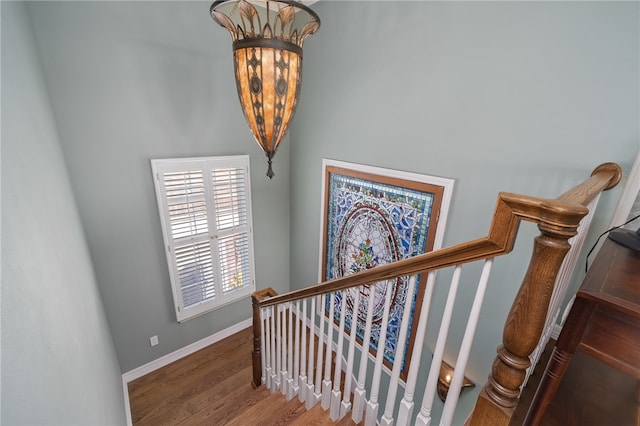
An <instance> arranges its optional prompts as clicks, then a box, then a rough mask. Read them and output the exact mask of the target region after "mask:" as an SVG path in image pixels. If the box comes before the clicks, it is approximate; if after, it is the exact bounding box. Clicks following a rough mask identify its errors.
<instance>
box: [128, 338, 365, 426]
mask: <svg viewBox="0 0 640 426" xmlns="http://www.w3.org/2000/svg"><path fill="white" fill-rule="evenodd" d="M252 339H253V336H252V333H251V329H250V328H249V329H246V330H243V331H241V332H239V333H236V334H234V335H232V336H230V337H228V338H226V339H224V340H222V341H220V342H218V343H215V344H213V345H211V346H209V347H206V348H204V349H201V350H200V351H198V352H195V353H193V354H191V355H189V356H187V357H184V358H182V359H180V360H178V361H175V362H173V363H171V364H169V365H167V366H165V367H163V368H160V369H158V370H156V371H154V372H152V373H149V374H147V375H146V376H143V377H141V378H139V379H137V380H134V381H132V382H130V383H129V386H128V388H129V402H130V406H131V418H132V421H133V425H134V426H142V425H153V426H159V425H216V426H217V425H237V426H251V425H264V426H271V425H299V426H303V425H318V426H320V425H333V424H334V423H333V422H332V421H331V420H330V419H329V416H328V413H326V412H325V411H324V410H322V407H320V404H317V405H316V406H315V407H314V408H313V409H312V410H310V411H308V412H307V411H306V410H305V408H304V404H303V403H301V402H300V401H299V400H298V399H297V398H294V399H292V400H291V401H287V400H286V399H285V397H284V396H283V395H282V394H280V393H274V394H271V393H270V392H269V391H268V390H267V389H266V388H265V387H264V386H261V387H259V388H258V389H253V388H252V387H251V374H252V367H251V344H252ZM338 424H339V425H354V424H355V423H354V422H352V421H351V420H349V419H344V420H342V421H340V422H339V423H338Z"/></svg>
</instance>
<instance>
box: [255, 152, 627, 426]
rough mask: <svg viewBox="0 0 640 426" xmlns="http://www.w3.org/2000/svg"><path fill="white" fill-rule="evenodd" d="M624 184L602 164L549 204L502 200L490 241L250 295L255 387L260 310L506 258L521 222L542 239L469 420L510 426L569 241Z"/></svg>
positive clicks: (511, 196)
mask: <svg viewBox="0 0 640 426" xmlns="http://www.w3.org/2000/svg"><path fill="white" fill-rule="evenodd" d="M621 177H622V172H621V169H620V167H619V166H618V165H616V164H614V163H605V164H602V165H600V166H598V167H597V168H596V169H595V170H594V171H593V173H592V176H591V177H590V178H589V179H587V180H585V181H584V182H582V183H580V184H579V185H577V186H575V187H574V188H572V189H571V190H569V191H567V192H565V193H564V194H562V195H561V196H560V197H558V198H556V199H553V200H549V199H543V198H536V197H530V196H525V195H517V194H511V193H500V194H499V196H498V200H497V203H496V208H495V212H494V216H493V220H492V222H491V226H490V228H489V234H488V236H487V237H484V238H480V239H477V240H473V241H469V242H465V243H461V244H457V245H455V246H451V247H447V248H443V249H439V250H436V251H433V252H429V253H425V254H421V255H418V256H415V257H412V258H409V259H405V260H401V261H397V262H394V263H391V264H386V265H381V266H377V267H375V268H372V269H369V270H365V271H362V272H359V273H355V274H351V275H348V276H345V277H341V278H337V279H334V280H331V281H327V282H324V283H320V284H316V285H312V286H310V287H307V288H304V289H301V290H297V291H293V292H290V293H287V294H283V295H275V292H273V291H272V290H271V289H267V290H263V291H262V292H257V293H254V296H253V298H252V299H253V311H254V323H253V324H254V352H253V360H254V377H253V383H254V385H255V386H259V385H260V383H261V377H260V376H261V370H262V366H261V353H260V350H261V349H260V346H259V345H260V335H261V329H260V327H261V322H260V320H259V314H260V308H261V307H266V306H272V305H276V304H280V303H285V302H291V301H296V300H300V299H305V298H309V297H313V296H317V295H322V294H326V293H330V292H334V291H338V290H345V289H348V288H351V287H357V286H360V285H364V284H370V283H375V282H379V281H383V280H387V279H393V278H397V277H400V276H406V275H414V274H417V273H424V272H427V271H429V270H436V269H440V268H444V267H449V266H454V265H460V264H463V263H468V262H472V261H477V260H482V259H490V258H493V257H496V256H500V255H504V254H507V253H509V252H510V251H511V250H512V249H513V245H514V242H515V237H516V234H517V231H518V226H519V224H520V221H521V220H526V221H530V222H534V223H536V224H537V225H538V228H539V230H540V232H541V233H540V235H539V236H538V237H536V239H535V241H534V250H533V254H532V257H531V261H530V262H529V268H528V270H527V272H526V274H525V277H524V279H523V281H522V284H521V286H520V290H519V292H518V294H517V296H516V299H515V301H514V303H513V305H512V307H511V310H510V312H509V315H508V317H507V320H506V322H505V327H504V332H503V344H502V345H501V346H500V347H498V349H497V356H496V358H495V361H494V364H493V368H492V371H491V374H490V376H489V379H488V381H487V384H486V385H485V386H484V388H483V389H482V391H481V393H480V395H479V396H478V400H477V402H476V406H475V407H474V410H473V412H472V413H471V416H470V417H469V420H468V423H469V424H472V425H492V426H493V425H499V426H507V425H508V424H509V421H510V419H511V416H512V415H513V410H514V407H515V406H516V404H517V400H518V397H519V395H520V386H521V385H522V383H523V382H524V379H525V375H526V370H527V368H528V367H529V364H530V361H529V355H530V354H531V353H532V352H533V350H534V349H535V347H536V345H537V343H538V342H539V340H540V336H541V334H542V330H543V328H544V323H545V319H546V315H547V310H548V307H549V302H550V298H551V294H552V292H553V287H554V283H555V279H556V276H557V274H558V270H559V269H560V266H561V265H562V261H563V259H564V257H565V255H566V253H567V251H568V250H569V247H570V245H569V242H568V240H569V238H571V237H572V236H574V235H576V233H577V229H578V226H579V224H580V221H581V220H582V218H583V217H584V216H585V215H586V214H587V213H588V209H587V207H586V206H587V205H588V204H589V203H590V202H591V201H592V200H593V199H595V198H596V197H597V196H598V195H599V194H600V192H601V191H603V190H607V189H610V188H612V187H614V186H615V185H616V184H617V183H618V182H619V181H620V179H621ZM255 363H258V366H257V367H256V364H255Z"/></svg>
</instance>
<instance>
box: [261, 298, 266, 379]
mask: <svg viewBox="0 0 640 426" xmlns="http://www.w3.org/2000/svg"><path fill="white" fill-rule="evenodd" d="M265 309H266V308H260V362H261V364H262V372H261V373H260V374H261V375H260V384H262V385H264V384H265V382H266V380H267V373H266V371H267V364H266V361H265V351H266V350H267V347H266V338H265V333H266V330H265V321H264V318H265Z"/></svg>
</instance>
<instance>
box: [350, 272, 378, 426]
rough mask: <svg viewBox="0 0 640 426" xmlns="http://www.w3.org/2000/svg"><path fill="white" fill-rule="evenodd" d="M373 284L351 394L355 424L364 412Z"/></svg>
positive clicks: (360, 419) (370, 288)
mask: <svg viewBox="0 0 640 426" xmlns="http://www.w3.org/2000/svg"><path fill="white" fill-rule="evenodd" d="M377 285H378V284H373V285H370V286H369V304H368V305H367V319H366V321H365V325H364V336H363V339H362V352H361V353H360V369H359V371H358V384H357V386H356V389H355V391H354V392H353V412H352V413H351V420H353V421H354V422H356V423H360V422H361V421H362V414H363V412H364V406H365V403H366V397H367V391H366V390H365V388H364V384H365V380H366V378H367V364H368V362H369V359H368V355H369V344H370V342H371V322H372V321H373V306H374V299H375V298H374V296H373V295H374V293H375V291H376V286H377Z"/></svg>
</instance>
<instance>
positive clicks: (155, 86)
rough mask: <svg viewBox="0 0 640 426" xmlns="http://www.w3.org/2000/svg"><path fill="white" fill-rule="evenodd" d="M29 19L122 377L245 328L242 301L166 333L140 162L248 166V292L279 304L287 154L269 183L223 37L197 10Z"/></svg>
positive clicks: (78, 11)
mask: <svg viewBox="0 0 640 426" xmlns="http://www.w3.org/2000/svg"><path fill="white" fill-rule="evenodd" d="M29 10H30V12H31V17H32V18H33V23H34V31H35V35H36V40H37V42H38V45H39V47H40V54H41V58H42V62H43V68H44V73H45V77H46V81H47V85H48V88H49V90H50V92H51V99H52V105H53V110H54V112H55V116H56V121H57V124H58V128H59V129H60V135H61V141H62V146H63V149H64V154H65V157H66V160H67V164H68V167H69V174H70V176H71V180H72V184H73V190H74V192H75V194H76V197H77V200H78V207H79V211H80V216H81V218H82V223H83V225H84V229H85V231H86V234H87V241H88V243H89V249H90V252H91V257H92V259H93V262H94V265H95V270H96V276H97V280H98V283H99V285H100V291H101V293H102V297H103V299H104V304H105V307H106V311H107V317H108V319H109V325H110V327H111V332H112V334H113V339H114V342H115V345H116V350H117V353H118V359H119V360H120V367H121V368H122V372H127V371H130V370H132V369H134V368H136V367H139V366H141V365H143V364H145V363H147V362H150V361H153V360H155V359H157V358H159V357H161V356H163V355H165V354H168V353H170V352H173V351H175V350H177V349H180V348H182V347H184V346H187V345H188V344H190V343H193V342H195V341H197V340H200V339H202V338H204V337H208V336H210V335H212V334H214V333H216V332H218V331H220V330H223V329H225V328H227V327H229V326H232V325H235V324H237V323H239V322H240V321H242V320H245V319H248V318H250V316H251V304H250V301H249V299H248V298H246V299H244V300H241V301H239V302H236V303H233V304H231V305H228V306H226V307H223V308H221V309H219V310H216V311H214V312H212V313H209V314H206V315H202V316H200V317H197V318H195V319H191V320H189V321H187V322H184V323H182V324H179V323H177V322H176V316H175V313H174V308H173V298H172V296H171V290H170V284H169V273H168V269H167V263H166V256H165V252H164V245H163V242H162V233H161V228H160V220H159V216H158V210H157V203H156V198H155V193H154V187H153V181H152V178H151V166H150V164H149V159H151V158H171V157H191V156H206V155H230V154H249V155H250V157H251V174H252V176H251V178H252V179H251V185H252V205H253V224H254V242H255V253H256V277H257V283H256V285H257V288H258V289H261V288H265V287H273V288H275V289H276V290H277V291H278V292H285V291H287V290H288V288H289V264H288V262H289V181H290V178H291V176H290V173H289V151H288V147H289V145H290V144H288V143H285V144H284V145H283V149H282V150H281V151H279V152H278V155H277V156H276V158H275V160H274V171H275V173H276V176H275V177H274V178H273V180H272V181H269V179H268V178H267V177H266V176H265V173H266V159H265V157H264V155H263V154H262V152H261V151H260V149H259V147H258V145H257V144H256V143H255V141H254V140H253V137H252V136H251V134H250V132H249V130H248V129H247V126H246V124H245V122H244V118H243V116H242V111H241V110H240V106H239V103H238V100H237V93H236V89H235V82H234V78H233V65H232V60H231V59H232V50H231V37H230V35H229V34H228V33H227V31H226V30H224V29H223V28H221V27H220V26H218V24H216V23H215V22H214V21H213V20H212V19H211V17H210V16H209V3H206V2H163V1H160V2H110V1H108V2H52V3H48V2H42V3H30V4H29ZM153 335H157V336H158V338H159V341H160V344H159V345H158V346H155V347H151V346H150V345H149V337H151V336H153Z"/></svg>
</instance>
